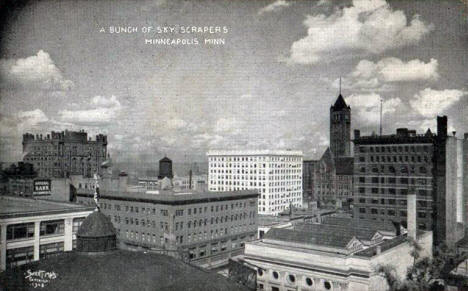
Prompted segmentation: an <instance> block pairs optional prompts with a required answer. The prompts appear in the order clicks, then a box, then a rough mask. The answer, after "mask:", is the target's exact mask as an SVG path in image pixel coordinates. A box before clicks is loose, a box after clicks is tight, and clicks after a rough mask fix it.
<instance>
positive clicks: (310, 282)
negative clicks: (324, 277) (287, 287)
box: [305, 278, 314, 286]
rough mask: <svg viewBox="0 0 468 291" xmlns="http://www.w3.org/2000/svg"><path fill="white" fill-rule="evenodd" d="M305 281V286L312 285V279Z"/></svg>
mask: <svg viewBox="0 0 468 291" xmlns="http://www.w3.org/2000/svg"><path fill="white" fill-rule="evenodd" d="M305 281H306V284H307V286H312V284H314V283H313V281H312V279H310V278H306V279H305Z"/></svg>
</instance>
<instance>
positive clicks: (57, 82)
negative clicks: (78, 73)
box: [0, 50, 74, 91]
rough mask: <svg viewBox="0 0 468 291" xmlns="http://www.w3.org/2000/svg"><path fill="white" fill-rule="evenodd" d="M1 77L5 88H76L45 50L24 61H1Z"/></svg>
mask: <svg viewBox="0 0 468 291" xmlns="http://www.w3.org/2000/svg"><path fill="white" fill-rule="evenodd" d="M0 77H1V79H2V80H3V82H2V83H3V85H2V86H4V87H5V88H25V89H40V90H50V91H67V90H70V89H72V88H73V86H74V84H73V82H72V81H70V80H67V79H66V78H65V77H64V76H63V74H62V72H61V71H60V70H59V68H57V66H56V65H55V63H54V61H53V60H52V59H51V57H50V55H49V54H48V53H47V52H44V51H43V50H40V51H39V52H37V54H36V55H34V56H30V57H27V58H24V59H1V60H0Z"/></svg>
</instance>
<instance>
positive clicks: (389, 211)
mask: <svg viewBox="0 0 468 291" xmlns="http://www.w3.org/2000/svg"><path fill="white" fill-rule="evenodd" d="M387 214H388V215H390V216H395V210H392V209H389V210H387Z"/></svg>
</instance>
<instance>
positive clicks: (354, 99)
mask: <svg viewBox="0 0 468 291" xmlns="http://www.w3.org/2000/svg"><path fill="white" fill-rule="evenodd" d="M380 100H383V103H382V114H383V115H385V114H390V113H394V112H396V110H397V109H398V107H399V106H401V105H402V101H401V99H400V98H389V99H383V98H382V97H381V96H380V95H379V94H376V93H369V94H352V95H351V96H349V97H348V98H346V102H347V103H348V104H350V105H351V109H352V110H353V115H354V116H357V117H358V119H360V120H362V121H364V122H365V123H367V124H378V123H379V122H380Z"/></svg>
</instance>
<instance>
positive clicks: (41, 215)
mask: <svg viewBox="0 0 468 291" xmlns="http://www.w3.org/2000/svg"><path fill="white" fill-rule="evenodd" d="M91 212H93V208H92V207H85V206H82V205H76V204H69V203H62V202H52V201H45V200H35V199H26V198H18V197H7V196H3V197H0V272H1V271H4V270H5V269H7V268H9V267H13V266H18V265H22V264H26V263H28V262H31V261H37V260H39V259H41V258H44V257H47V256H50V255H53V254H56V253H60V252H64V251H71V250H72V249H74V246H75V241H76V232H77V231H78V228H79V226H80V225H81V223H82V222H83V221H84V219H85V218H86V217H87V216H88V215H89V214H90V213H91Z"/></svg>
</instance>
